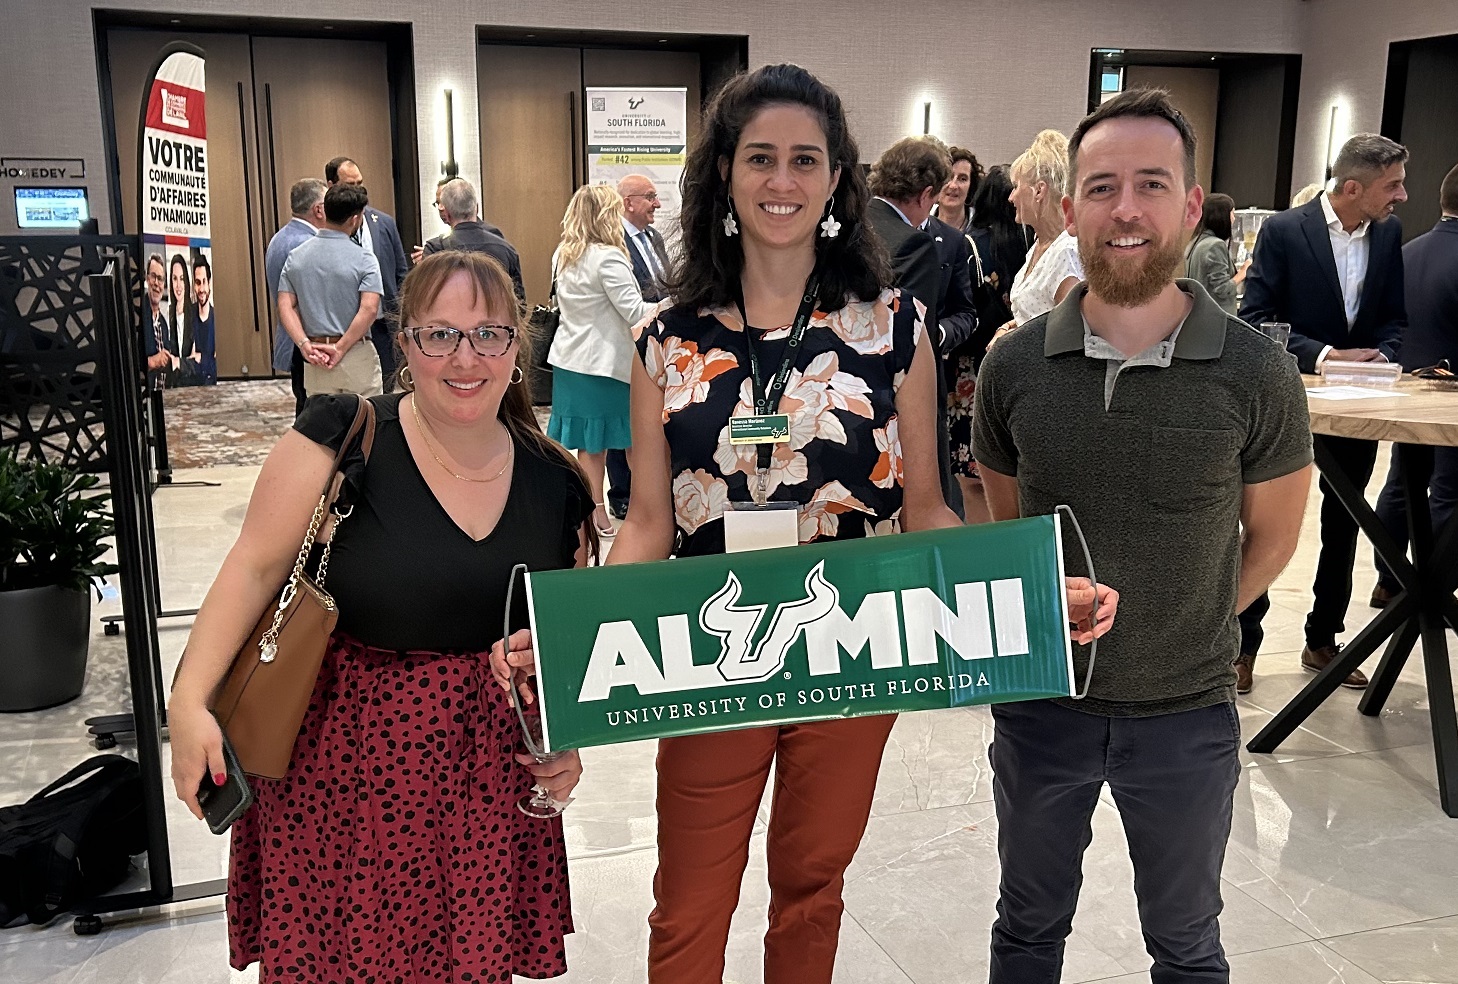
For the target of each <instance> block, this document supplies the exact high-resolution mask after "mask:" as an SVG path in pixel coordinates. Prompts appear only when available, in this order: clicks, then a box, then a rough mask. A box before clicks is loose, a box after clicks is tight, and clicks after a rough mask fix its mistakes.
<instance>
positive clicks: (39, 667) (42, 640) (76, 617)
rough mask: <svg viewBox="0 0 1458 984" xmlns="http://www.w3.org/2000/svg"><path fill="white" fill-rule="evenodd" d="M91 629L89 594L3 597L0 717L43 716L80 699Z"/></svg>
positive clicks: (30, 592)
mask: <svg viewBox="0 0 1458 984" xmlns="http://www.w3.org/2000/svg"><path fill="white" fill-rule="evenodd" d="M90 624H91V594H90V592H87V591H75V590H72V589H71V588H62V587H58V586H54V585H52V586H51V587H45V588H22V589H21V590H19V591H0V626H4V630H3V632H0V711H38V710H40V709H42V708H45V707H54V706H55V705H57V704H64V703H66V702H67V701H69V700H75V699H76V698H77V697H79V696H81V687H82V685H83V684H84V683H85V681H86V650H87V646H88V644H89V642H90V633H89V631H88V629H89V627H90Z"/></svg>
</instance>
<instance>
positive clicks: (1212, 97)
mask: <svg viewBox="0 0 1458 984" xmlns="http://www.w3.org/2000/svg"><path fill="white" fill-rule="evenodd" d="M1140 87H1147V88H1151V89H1168V90H1169V95H1170V99H1171V100H1172V101H1173V102H1174V104H1175V106H1176V107H1178V109H1179V111H1180V112H1181V113H1184V114H1185V119H1187V120H1189V122H1190V126H1191V127H1193V128H1194V131H1195V172H1196V178H1197V180H1198V181H1199V182H1200V186H1201V187H1203V188H1205V189H1207V190H1208V189H1209V188H1210V172H1211V170H1212V169H1213V168H1214V165H1215V117H1216V115H1217V114H1218V112H1219V109H1220V73H1219V71H1217V70H1215V69H1213V68H1163V67H1160V66H1155V65H1130V66H1129V67H1128V68H1126V69H1125V70H1124V88H1126V89H1136V88H1140Z"/></svg>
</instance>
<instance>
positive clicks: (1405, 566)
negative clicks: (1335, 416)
mask: <svg viewBox="0 0 1458 984" xmlns="http://www.w3.org/2000/svg"><path fill="white" fill-rule="evenodd" d="M1315 447H1316V462H1317V466H1318V467H1319V468H1320V469H1321V471H1322V477H1323V478H1324V479H1325V480H1326V482H1327V485H1328V486H1329V487H1330V488H1331V489H1332V491H1333V492H1334V493H1335V494H1336V496H1337V498H1338V499H1339V500H1340V501H1341V503H1342V505H1344V506H1346V508H1347V511H1348V512H1350V513H1351V514H1352V518H1353V519H1355V520H1356V521H1357V525H1358V526H1360V527H1361V529H1362V530H1363V532H1365V533H1366V534H1367V538H1368V539H1369V540H1370V541H1371V542H1372V545H1373V546H1374V547H1375V548H1376V550H1377V554H1378V556H1379V557H1381V559H1382V561H1383V563H1385V564H1386V565H1387V566H1388V568H1389V569H1390V570H1391V571H1392V572H1393V574H1394V575H1395V576H1396V577H1397V579H1398V580H1399V581H1400V582H1401V583H1402V587H1403V590H1402V591H1401V592H1400V593H1399V594H1398V596H1397V597H1396V598H1395V599H1393V601H1392V603H1391V604H1389V605H1388V606H1387V607H1386V608H1384V609H1383V610H1382V611H1381V613H1379V614H1378V615H1377V617H1376V618H1374V619H1373V620H1372V621H1371V622H1370V623H1368V624H1367V626H1366V627H1365V628H1364V629H1362V631H1361V632H1359V633H1357V636H1356V638H1355V639H1353V640H1352V642H1351V644H1350V645H1348V646H1347V647H1346V648H1345V649H1343V650H1342V652H1341V654H1340V655H1339V656H1338V657H1337V658H1336V659H1334V660H1332V662H1331V664H1330V665H1328V666H1327V668H1326V669H1324V670H1322V671H1321V672H1320V673H1318V674H1317V675H1316V679H1314V680H1312V681H1311V682H1310V683H1309V684H1307V685H1306V687H1305V688H1303V689H1302V691H1301V693H1299V694H1297V695H1296V696H1295V697H1294V698H1292V700H1291V702H1290V703H1289V704H1287V705H1286V706H1285V707H1283V708H1282V709H1281V711H1280V713H1278V714H1277V715H1276V716H1275V717H1274V718H1272V719H1271V722H1270V723H1269V724H1267V725H1266V727H1265V728H1263V729H1262V730H1261V732H1260V733H1259V734H1257V735H1256V736H1255V738H1253V739H1252V740H1251V741H1250V743H1249V744H1248V745H1247V746H1246V747H1247V748H1248V749H1250V750H1251V751H1252V752H1273V751H1275V750H1276V747H1277V746H1278V745H1280V743H1281V742H1282V741H1284V740H1285V739H1286V738H1287V737H1288V736H1289V735H1290V734H1291V732H1293V731H1295V730H1296V729H1297V728H1298V727H1300V726H1301V724H1302V722H1304V721H1305V720H1306V718H1307V717H1309V716H1310V715H1311V713H1312V712H1313V711H1315V710H1316V708H1318V707H1320V706H1321V704H1322V702H1323V701H1325V700H1326V698H1327V697H1329V696H1330V695H1331V693H1332V692H1333V691H1334V690H1336V688H1337V687H1338V686H1340V685H1341V681H1342V680H1343V679H1345V678H1346V676H1347V674H1349V673H1350V672H1351V671H1352V670H1354V669H1356V668H1357V667H1358V666H1360V665H1361V663H1362V661H1363V660H1365V659H1366V658H1367V657H1368V656H1370V655H1371V654H1372V652H1373V651H1374V650H1375V649H1376V648H1377V646H1378V645H1380V644H1381V642H1382V641H1383V640H1384V639H1387V638H1388V637H1389V636H1391V637H1392V641H1391V643H1390V644H1389V645H1388V648H1387V652H1386V654H1385V655H1384V656H1383V657H1382V662H1381V664H1380V665H1379V666H1378V667H1377V671H1376V673H1375V674H1374V676H1373V678H1372V682H1371V684H1370V685H1369V686H1368V688H1367V692H1366V693H1365V694H1364V695H1363V697H1362V701H1361V703H1360V705H1359V706H1360V710H1361V711H1362V713H1364V714H1376V713H1377V712H1378V711H1380V710H1381V709H1382V705H1383V704H1384V703H1385V702H1386V700H1387V698H1388V696H1389V695H1390V694H1391V692H1392V687H1393V685H1394V684H1395V683H1396V681H1397V676H1398V674H1399V673H1400V672H1401V671H1402V667H1403V664H1404V663H1405V662H1406V661H1407V657H1408V654H1409V652H1411V650H1412V647H1413V645H1414V643H1415V642H1416V641H1417V640H1418V639H1419V638H1420V639H1421V640H1422V646H1423V668H1424V673H1425V676H1426V682H1427V687H1428V706H1429V708H1430V711H1429V714H1430V718H1431V721H1432V728H1433V749H1434V753H1435V755H1436V758H1437V772H1438V793H1439V798H1440V801H1441V803H1442V806H1443V812H1444V813H1446V814H1447V815H1448V816H1450V817H1458V711H1455V707H1454V700H1453V675H1452V672H1451V669H1450V667H1449V665H1448V643H1447V639H1446V638H1445V637H1444V634H1443V633H1444V630H1445V629H1446V628H1447V627H1449V626H1453V627H1455V628H1458V602H1455V601H1454V599H1453V587H1454V582H1455V580H1458V517H1454V519H1453V520H1451V521H1450V522H1449V523H1448V524H1447V528H1446V529H1444V530H1443V532H1442V534H1441V535H1440V536H1437V537H1434V535H1433V529H1432V520H1431V516H1430V513H1429V511H1428V496H1427V488H1428V478H1429V476H1430V475H1431V472H1432V463H1433V449H1432V448H1431V447H1427V446H1424V445H1415V444H1400V445H1398V448H1397V460H1398V467H1399V468H1400V469H1401V470H1402V477H1403V485H1404V492H1405V494H1406V498H1407V515H1408V530H1409V533H1410V545H1411V550H1412V558H1413V559H1412V562H1411V563H1409V562H1408V559H1407V557H1406V556H1405V554H1404V553H1402V552H1400V551H1399V550H1398V548H1397V544H1396V543H1395V542H1393V540H1392V537H1391V536H1390V535H1389V534H1388V532H1387V530H1386V529H1385V528H1383V526H1382V523H1381V521H1380V520H1378V519H1377V516H1376V514H1375V513H1373V512H1372V509H1371V507H1370V506H1368V505H1367V500H1366V498H1365V497H1364V496H1363V495H1362V491H1361V490H1360V489H1357V488H1356V487H1355V486H1354V485H1353V484H1352V483H1351V481H1350V480H1348V479H1347V478H1346V476H1345V475H1344V474H1343V473H1342V472H1341V469H1340V468H1339V467H1337V465H1336V462H1335V461H1334V460H1333V459H1332V457H1331V454H1330V452H1329V451H1328V450H1327V448H1326V446H1325V442H1324V440H1323V438H1322V437H1321V436H1320V435H1317V437H1316V440H1315Z"/></svg>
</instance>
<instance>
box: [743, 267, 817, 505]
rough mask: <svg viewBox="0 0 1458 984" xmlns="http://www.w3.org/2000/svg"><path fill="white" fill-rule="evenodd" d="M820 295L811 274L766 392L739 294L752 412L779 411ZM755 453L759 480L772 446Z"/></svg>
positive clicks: (766, 464) (772, 449) (764, 470)
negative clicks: (782, 355) (752, 398)
mask: <svg viewBox="0 0 1458 984" xmlns="http://www.w3.org/2000/svg"><path fill="white" fill-rule="evenodd" d="M819 293H820V279H819V278H818V277H816V276H815V275H814V274H811V276H810V280H809V281H808V282H807V283H806V284H805V295H804V296H803V297H801V298H800V309H799V310H798V311H796V312H795V321H794V323H793V324H792V325H791V326H790V338H789V341H787V342H786V343H785V357H784V358H783V359H781V360H780V368H779V371H778V372H776V373H775V375H774V378H773V379H771V380H770V384H769V389H768V390H766V389H765V387H764V383H763V382H761V381H760V375H759V353H758V352H757V351H756V350H755V347H754V332H753V331H752V330H751V329H750V327H749V315H747V314H745V313H744V297H743V294H742V293H741V294H739V295H738V296H736V297H735V298H734V303H735V304H736V305H737V306H738V307H739V319H740V321H742V322H743V324H744V344H745V347H747V348H748V349H749V381H750V385H751V386H753V387H754V413H755V416H757V417H765V416H768V415H770V414H773V413H774V412H775V411H777V410H778V409H779V406H780V397H782V396H783V395H784V393H785V383H787V382H788V381H789V379H790V370H791V369H793V368H795V363H796V362H798V361H799V356H800V342H801V341H802V340H803V339H804V338H805V329H806V328H808V327H809V326H810V316H811V315H812V314H814V313H815V298H816V295H817V294H819ZM755 447H756V449H757V450H758V465H759V472H760V476H761V479H762V478H763V476H764V474H765V472H767V471H769V466H770V457H771V455H772V454H773V453H774V445H773V444H770V443H768V442H765V443H762V444H758V445H755Z"/></svg>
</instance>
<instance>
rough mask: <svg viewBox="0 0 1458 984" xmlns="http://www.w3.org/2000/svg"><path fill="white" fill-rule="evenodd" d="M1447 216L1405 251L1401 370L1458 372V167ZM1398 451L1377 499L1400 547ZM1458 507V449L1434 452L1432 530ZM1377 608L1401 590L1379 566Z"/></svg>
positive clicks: (1403, 527)
mask: <svg viewBox="0 0 1458 984" xmlns="http://www.w3.org/2000/svg"><path fill="white" fill-rule="evenodd" d="M1438 204H1439V207H1440V208H1441V209H1442V210H1443V216H1442V218H1440V219H1439V220H1438V224H1437V225H1435V226H1433V228H1432V229H1430V230H1428V231H1427V232H1425V233H1423V234H1422V235H1421V236H1418V237H1417V238H1416V239H1414V240H1413V241H1412V242H1410V243H1408V244H1407V245H1406V246H1404V247H1403V248H1402V265H1403V267H1404V269H1405V273H1406V279H1407V292H1406V296H1407V317H1408V327H1407V334H1406V335H1404V336H1403V339H1402V368H1403V369H1405V370H1412V369H1424V368H1427V367H1428V366H1432V365H1437V364H1438V363H1439V362H1441V361H1443V360H1444V359H1447V360H1448V365H1449V367H1450V368H1452V369H1453V370H1454V371H1458V167H1454V168H1453V169H1452V170H1451V171H1449V172H1448V175H1447V177H1445V178H1444V179H1443V184H1442V186H1441V187H1440V188H1439V189H1438ZM1395 452H1396V449H1394V454H1393V456H1392V468H1391V470H1390V471H1389V472H1388V473H1387V484H1386V485H1385V486H1384V487H1383V489H1382V494H1381V495H1380V496H1378V498H1377V517H1378V518H1379V519H1381V520H1382V525H1383V526H1386V527H1387V532H1388V533H1390V534H1392V538H1393V539H1394V540H1396V541H1397V544H1398V545H1399V546H1403V547H1405V546H1407V501H1406V500H1405V499H1404V498H1403V487H1402V473H1401V472H1400V471H1398V469H1397V455H1396V453H1395ZM1455 506H1458V448H1434V449H1433V473H1432V475H1431V476H1430V477H1429V479H1428V509H1429V511H1430V513H1431V514H1432V518H1433V530H1434V531H1441V530H1442V529H1443V527H1444V525H1445V524H1446V523H1447V522H1448V518H1449V517H1450V516H1452V515H1453V512H1454V507H1455ZM1377 575H1378V578H1377V589H1376V590H1375V591H1373V592H1372V604H1373V606H1374V607H1377V608H1381V607H1384V606H1385V605H1386V604H1387V603H1388V602H1389V601H1391V600H1392V599H1393V598H1394V597H1396V595H1397V592H1398V591H1399V590H1400V587H1401V586H1400V585H1399V584H1398V583H1397V581H1396V579H1395V578H1393V576H1392V575H1391V574H1389V573H1388V572H1387V571H1386V570H1385V569H1384V568H1383V566H1382V561H1381V560H1380V559H1379V560H1378V561H1377Z"/></svg>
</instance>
